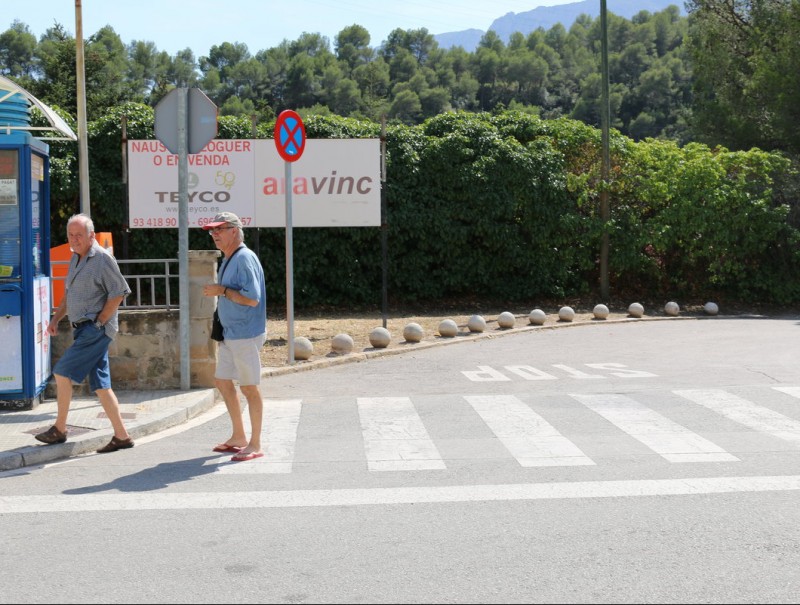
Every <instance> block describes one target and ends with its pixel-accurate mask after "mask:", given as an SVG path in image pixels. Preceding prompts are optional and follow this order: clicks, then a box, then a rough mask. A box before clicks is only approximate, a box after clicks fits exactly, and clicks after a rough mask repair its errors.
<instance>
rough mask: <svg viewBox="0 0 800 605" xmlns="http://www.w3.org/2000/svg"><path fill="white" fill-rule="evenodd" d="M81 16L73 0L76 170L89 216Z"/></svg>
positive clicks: (84, 209) (78, 5)
mask: <svg viewBox="0 0 800 605" xmlns="http://www.w3.org/2000/svg"><path fill="white" fill-rule="evenodd" d="M82 21H83V18H82V15H81V0H75V78H76V80H75V81H76V83H77V89H78V90H77V93H78V94H77V100H78V170H79V177H78V181H79V183H80V189H81V212H83V213H84V214H86V215H89V216H91V210H90V203H89V143H88V141H87V140H86V138H87V129H86V70H85V67H84V63H83V23H82Z"/></svg>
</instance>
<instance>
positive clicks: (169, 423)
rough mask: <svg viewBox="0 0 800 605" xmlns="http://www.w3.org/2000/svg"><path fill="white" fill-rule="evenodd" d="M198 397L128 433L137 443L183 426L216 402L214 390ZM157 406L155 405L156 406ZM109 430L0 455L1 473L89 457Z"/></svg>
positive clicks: (135, 425)
mask: <svg viewBox="0 0 800 605" xmlns="http://www.w3.org/2000/svg"><path fill="white" fill-rule="evenodd" d="M197 394H198V397H197V398H196V399H193V400H192V401H191V402H189V403H187V404H185V405H180V406H176V407H173V408H172V409H167V410H164V411H163V412H155V413H153V414H150V415H148V417H147V418H146V419H144V420H143V421H141V422H133V423H130V424H128V432H129V433H130V435H131V436H132V437H133V438H134V439H136V438H137V437H144V436H145V435H150V434H152V433H157V432H159V431H163V430H165V429H168V428H171V427H173V426H177V425H179V424H183V423H185V422H186V421H188V420H190V419H191V418H194V417H195V416H197V415H199V414H202V413H203V412H205V411H207V410H209V409H210V408H212V407H213V406H214V405H216V403H217V401H218V397H217V392H216V389H202V390H197ZM156 405H157V404H156ZM111 436H112V432H111V429H110V428H107V429H103V430H99V431H93V432H91V433H86V434H83V435H78V436H76V437H75V438H70V439H69V440H68V441H67V442H66V443H58V444H54V445H29V446H24V447H21V448H17V449H15V450H11V451H7V452H0V471H10V470H15V469H19V468H23V467H26V466H36V465H41V464H45V463H47V462H52V461H54V460H60V459H63V458H71V457H73V456H80V455H82V454H88V453H92V452H94V451H96V450H97V448H99V447H102V446H103V445H105V444H106V443H107V442H108V440H109V439H110V438H111Z"/></svg>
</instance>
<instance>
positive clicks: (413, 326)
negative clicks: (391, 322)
mask: <svg viewBox="0 0 800 605" xmlns="http://www.w3.org/2000/svg"><path fill="white" fill-rule="evenodd" d="M424 334H425V330H423V329H422V326H421V325H419V324H418V323H414V322H413V321H412V322H411V323H410V324H407V325H406V327H405V328H403V338H405V339H406V342H419V341H420V340H422V336H423V335H424Z"/></svg>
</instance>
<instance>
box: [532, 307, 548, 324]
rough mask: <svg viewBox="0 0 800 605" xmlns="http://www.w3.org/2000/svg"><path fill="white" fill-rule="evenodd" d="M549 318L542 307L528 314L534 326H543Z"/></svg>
mask: <svg viewBox="0 0 800 605" xmlns="http://www.w3.org/2000/svg"><path fill="white" fill-rule="evenodd" d="M546 319H547V314H546V313H545V312H544V311H542V310H541V309H534V310H533V311H531V312H530V313H529V314H528V321H529V322H531V324H533V325H534V326H541V325H543V324H544V322H545V320H546Z"/></svg>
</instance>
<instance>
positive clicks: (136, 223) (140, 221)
mask: <svg viewBox="0 0 800 605" xmlns="http://www.w3.org/2000/svg"><path fill="white" fill-rule="evenodd" d="M177 226H178V219H177V218H172V217H167V218H135V219H133V224H132V225H131V227H177Z"/></svg>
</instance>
